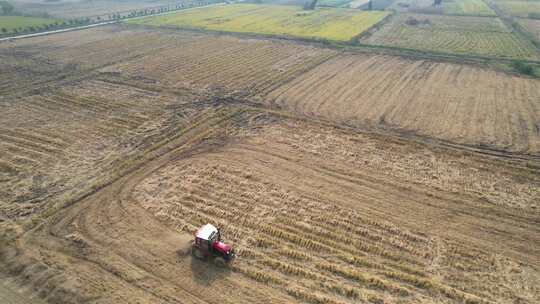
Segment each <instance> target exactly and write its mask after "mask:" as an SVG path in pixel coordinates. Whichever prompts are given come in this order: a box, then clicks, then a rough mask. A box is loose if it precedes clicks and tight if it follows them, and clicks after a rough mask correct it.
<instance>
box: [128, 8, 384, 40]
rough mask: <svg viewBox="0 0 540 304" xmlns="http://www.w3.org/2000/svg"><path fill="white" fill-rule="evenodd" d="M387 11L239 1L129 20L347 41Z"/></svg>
mask: <svg viewBox="0 0 540 304" xmlns="http://www.w3.org/2000/svg"><path fill="white" fill-rule="evenodd" d="M388 14H389V12H381V11H379V12H362V11H358V10H351V9H340V8H318V9H316V10H314V11H303V10H302V8H300V7H296V6H279V5H254V4H236V5H225V6H214V7H211V8H204V9H196V10H190V11H185V12H179V13H177V14H171V15H165V16H157V17H148V18H143V19H138V20H132V21H129V23H134V24H143V25H150V26H165V27H178V28H189V29H205V30H214V31H226V32H241V33H255V34H264V35H279V36H291V37H300V38H310V39H323V40H332V41H348V40H351V39H352V38H354V37H355V36H357V35H359V34H361V33H363V32H364V31H366V30H367V29H369V28H371V27H372V26H373V25H375V24H376V23H378V22H379V21H381V20H382V19H383V18H384V17H386V16H387V15H388Z"/></svg>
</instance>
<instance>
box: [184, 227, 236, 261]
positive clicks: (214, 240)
mask: <svg viewBox="0 0 540 304" xmlns="http://www.w3.org/2000/svg"><path fill="white" fill-rule="evenodd" d="M192 252H193V255H194V256H195V257H197V258H199V259H204V258H207V257H215V260H216V261H217V260H218V258H219V259H222V260H223V261H224V262H228V261H230V260H232V259H233V258H234V250H233V248H232V246H231V245H228V244H225V243H223V242H222V241H221V232H220V231H219V229H217V228H216V227H215V226H214V225H212V224H206V225H203V226H202V227H201V228H199V230H197V232H196V233H195V240H194V242H193V250H192Z"/></svg>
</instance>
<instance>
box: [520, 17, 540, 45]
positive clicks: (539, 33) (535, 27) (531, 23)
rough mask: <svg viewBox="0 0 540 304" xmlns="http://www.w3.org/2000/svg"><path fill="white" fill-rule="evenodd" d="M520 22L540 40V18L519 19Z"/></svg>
mask: <svg viewBox="0 0 540 304" xmlns="http://www.w3.org/2000/svg"><path fill="white" fill-rule="evenodd" d="M519 24H521V26H523V27H524V28H525V29H526V30H527V31H529V32H530V33H532V34H533V35H535V36H536V39H538V40H539V41H540V20H534V19H519Z"/></svg>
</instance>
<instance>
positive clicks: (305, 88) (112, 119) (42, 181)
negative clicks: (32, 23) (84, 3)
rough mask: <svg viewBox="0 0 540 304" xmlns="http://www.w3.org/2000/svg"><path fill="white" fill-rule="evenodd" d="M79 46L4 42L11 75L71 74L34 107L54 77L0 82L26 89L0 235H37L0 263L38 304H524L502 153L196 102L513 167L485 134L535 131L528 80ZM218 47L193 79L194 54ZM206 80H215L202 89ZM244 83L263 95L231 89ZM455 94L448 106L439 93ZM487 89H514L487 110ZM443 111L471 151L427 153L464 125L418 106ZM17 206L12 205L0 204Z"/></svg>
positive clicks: (246, 43) (7, 157) (316, 57)
mask: <svg viewBox="0 0 540 304" xmlns="http://www.w3.org/2000/svg"><path fill="white" fill-rule="evenodd" d="M82 33H84V34H85V35H88V37H89V38H91V39H95V41H96V43H97V46H101V47H97V46H96V47H95V48H92V49H91V50H92V51H91V52H86V49H87V47H89V45H85V43H81V44H79V45H72V44H71V43H70V42H69V41H70V40H71V39H72V38H73V36H70V35H73V34H71V33H67V34H61V35H55V36H51V37H50V39H44V38H36V39H30V40H28V41H21V42H20V44H19V43H18V44H17V46H18V47H19V48H18V49H17V50H19V51H21V48H22V47H23V46H24V45H34V47H35V46H36V45H41V46H42V47H43V49H41V50H40V52H39V54H38V52H37V51H36V53H33V54H31V56H28V57H25V58H26V59H24V60H23V61H22V62H23V63H22V65H23V67H31V66H32V64H28V61H26V60H35V61H36V62H40V61H49V62H54V65H53V67H52V68H51V69H55V68H56V66H57V65H60V66H62V67H64V68H65V67H68V66H70V65H75V66H76V68H74V69H69V68H66V69H65V70H66V74H65V75H66V77H67V80H68V82H67V83H64V82H62V81H64V80H57V81H56V82H52V83H51V84H48V85H47V84H43V86H42V87H40V89H39V91H38V92H36V90H32V89H31V87H32V83H33V82H34V81H37V80H36V78H37V79H40V78H39V77H43V78H42V79H48V78H47V77H51V75H50V74H51V73H53V72H50V71H35V70H29V71H30V72H29V73H26V72H25V71H26V70H25V69H26V68H23V69H17V66H16V64H15V65H14V68H13V71H15V72H17V73H18V74H17V75H19V76H18V77H21V79H24V81H22V83H23V84H24V87H25V88H28V90H22V92H19V93H18V94H15V95H11V94H6V95H4V99H3V100H2V103H1V107H2V111H1V112H0V113H2V114H1V115H2V118H3V120H2V121H3V122H4V121H6V124H5V125H4V124H3V125H2V132H0V134H2V136H3V137H2V144H1V146H2V149H3V151H7V152H8V153H5V154H2V159H1V160H0V162H1V163H2V164H3V166H7V167H9V168H11V169H9V170H2V174H6V172H7V175H3V176H1V178H3V180H7V181H8V183H4V184H3V186H2V187H3V188H2V189H1V190H2V191H3V192H2V199H3V200H4V197H5V198H7V199H8V201H7V202H2V203H3V204H2V206H4V208H2V209H0V212H1V213H0V221H1V223H0V225H1V226H2V227H3V228H2V230H1V232H2V233H5V232H6V231H7V232H9V229H4V228H6V227H13V230H12V231H11V232H9V233H14V234H17V231H19V232H20V231H22V230H24V226H19V225H18V224H17V223H16V222H14V221H15V220H17V219H18V218H19V219H20V218H22V219H24V218H31V217H32V216H34V215H38V216H37V219H36V222H35V223H36V224H40V225H38V226H33V227H35V229H33V230H31V231H29V232H27V233H26V234H24V236H22V235H19V239H18V241H17V243H16V245H12V246H10V247H1V248H2V251H1V256H2V259H1V261H2V263H3V265H5V266H6V267H5V268H4V269H7V270H10V271H12V272H15V273H18V274H19V275H21V276H24V277H25V280H26V282H27V283H28V284H30V285H32V286H35V287H36V288H37V289H41V291H42V295H44V296H45V297H47V298H48V299H49V300H50V301H53V302H58V301H65V302H68V303H69V302H71V303H82V302H92V301H94V302H100V303H130V302H133V301H135V300H138V301H140V302H143V303H156V302H163V303H167V302H171V303H174V302H180V301H181V302H184V303H204V302H215V301H225V302H227V303H253V302H265V303H284V302H308V303H357V302H359V301H370V302H374V303H380V302H381V301H385V302H390V303H392V302H425V303H432V302H441V301H442V302H448V303H461V302H464V301H469V302H471V303H474V302H478V303H482V302H500V303H507V302H515V301H524V302H525V303H535V302H537V301H538V300H539V299H540V291H539V290H538V287H537V286H536V285H535V284H534V283H535V282H537V281H538V278H539V273H538V270H537V267H538V265H539V263H540V260H539V257H540V254H539V252H538V248H539V247H538V246H530V245H531V244H533V245H535V244H539V243H540V240H539V239H538V236H539V235H540V234H539V233H538V227H537V225H536V223H537V221H538V202H537V198H538V197H539V196H540V193H539V192H538V191H539V189H540V187H539V185H540V180H539V179H538V170H537V169H535V168H534V166H533V167H530V166H528V164H527V163H525V162H521V161H514V160H512V156H511V155H508V157H509V160H505V159H503V158H490V157H485V156H482V155H476V154H472V153H469V152H465V151H462V150H460V149H450V148H443V147H439V146H437V145H436V144H433V145H430V144H419V143H418V144H416V143H413V142H411V141H408V140H406V139H398V138H394V137H386V136H380V135H362V134H359V133H358V132H354V131H344V130H342V129H339V128H335V127H331V126H327V125H322V124H320V123H318V122H314V121H309V120H307V121H306V120H302V121H299V120H296V119H295V118H288V119H285V118H283V117H282V116H279V115H274V114H270V113H266V110H265V109H264V108H262V109H261V108H251V107H245V106H239V105H238V104H240V102H237V105H236V106H235V105H229V106H223V105H220V106H217V107H214V106H216V105H219V102H216V101H215V100H214V97H215V96H213V95H212V92H217V93H216V94H217V95H221V94H222V93H223V92H225V93H227V94H229V93H230V94H232V96H236V97H238V96H240V97H247V98H249V100H259V101H264V100H269V101H273V104H277V105H280V106H281V107H282V108H284V109H287V112H288V113H293V114H307V116H312V117H324V118H326V119H327V120H328V121H330V122H332V123H333V124H337V125H340V124H343V123H345V124H352V125H353V126H355V125H358V126H360V125H364V123H365V124H366V125H370V124H371V125H377V124H383V125H390V126H392V127H394V128H396V129H413V130H415V131H416V132H418V133H420V134H423V133H422V132H426V133H424V134H427V135H429V136H434V137H440V138H443V139H448V140H453V141H458V142H460V141H461V140H462V139H464V138H465V139H466V140H463V142H464V143H469V144H472V145H475V144H478V143H484V142H488V143H490V144H493V145H495V146H496V145H500V143H503V144H502V145H503V146H504V148H507V149H509V150H513V151H514V150H515V151H521V152H523V151H526V152H531V151H533V152H534V151H538V150H537V148H538V137H534V134H533V133H530V134H529V133H527V135H523V133H519V130H518V131H514V130H513V129H512V130H511V131H508V133H504V132H503V133H499V132H498V131H497V129H496V128H494V127H493V128H487V127H485V126H489V125H493V124H494V122H493V121H492V120H495V119H503V118H505V117H504V116H503V117H501V116H497V115H498V113H499V112H500V111H508V112H510V111H511V109H510V108H509V107H510V105H509V104H508V102H505V101H507V100H512V101H513V102H514V105H515V104H518V105H517V107H518V108H519V109H520V110H519V113H520V114H519V115H520V116H518V117H523V119H524V120H525V123H524V124H523V126H531V125H530V124H531V123H532V122H531V121H534V120H535V119H536V120H537V117H538V116H530V117H529V116H526V115H525V114H526V113H529V114H528V115H533V114H530V113H536V114H534V115H538V114H537V113H538V109H537V108H535V107H537V104H536V103H535V100H538V98H537V97H538V96H539V92H538V84H537V82H535V80H531V79H527V78H521V77H514V76H509V75H504V74H500V73H498V72H494V71H489V70H484V69H479V68H475V67H466V66H463V65H456V64H443V63H433V62H426V61H412V60H406V59H403V58H398V57H388V56H367V55H362V56H359V55H337V54H336V52H335V51H330V50H321V49H317V48H314V47H311V46H305V45H295V44H293V43H290V42H287V43H284V42H272V41H255V40H240V39H237V38H231V37H215V36H206V35H202V34H193V33H190V34H187V33H184V34H172V33H158V32H153V31H149V30H141V29H136V30H126V29H125V28H122V27H109V28H104V29H94V30H91V31H89V32H87V31H83V32H82ZM139 35H142V36H144V39H152V40H151V41H152V42H153V43H155V46H154V47H155V51H154V52H153V53H152V50H151V48H149V47H145V46H144V45H141V44H140V43H137V42H133V41H134V40H137V39H138V38H139V39H140V36H139ZM70 37H71V38H70ZM132 42H133V44H132ZM131 45H133V47H132V48H131V47H130V46H131ZM103 46H109V47H103ZM219 46H221V48H222V49H221V50H215V51H210V52H209V55H208V56H206V57H199V58H200V59H199V60H197V56H196V54H197V53H199V54H200V53H203V52H202V50H203V49H205V50H206V49H210V50H214V49H218V48H219ZM176 48H180V50H181V52H180V51H179V52H175V51H174V50H175V49H176ZM182 48H183V49H182ZM250 49H251V50H252V52H249V50H250ZM59 50H61V51H59ZM120 50H122V51H120ZM295 53H300V54H302V56H303V57H307V58H306V60H301V59H300V58H299V57H294V56H293V54H295ZM0 54H3V56H9V54H10V52H9V51H4V52H2V53H0ZM152 54H153V56H152ZM235 54H238V55H235ZM257 54H264V56H261V57H262V58H258V57H257V56H256V55H257ZM79 55H81V57H80V58H81V59H80V61H77V58H78V57H77V56H79ZM21 57H22V56H21ZM155 57H159V58H155ZM227 60H229V61H227ZM186 61H187V62H186ZM276 61H277V62H278V64H276V63H275V62H276ZM323 61H326V63H323V64H322V65H318V64H320V63H321V62H323ZM145 63H147V64H148V67H146V66H145ZM0 64H6V63H0ZM253 66H255V67H256V68H253V69H250V68H252V67H253ZM149 67H153V68H154V69H152V68H149ZM389 67H392V69H387V68H389ZM210 69H215V70H217V71H222V70H223V71H224V72H223V73H221V72H219V73H216V75H210V74H208V70H210ZM385 69H386V70H387V71H386V72H385V71H384V70H385ZM246 70H247V71H250V74H249V75H250V77H252V78H254V79H258V80H261V81H260V82H263V80H266V82H263V84H259V83H260V82H257V81H255V80H250V79H247V78H241V77H239V78H236V79H237V80H238V81H237V82H235V81H234V79H235V78H234V77H231V75H242V71H246ZM338 70H339V71H340V72H341V73H337V71H338ZM392 70H394V71H392ZM184 73H185V74H184ZM267 74H269V75H270V77H268V78H266V77H265V75H267ZM38 76H39V77H38ZM83 76H84V77H83ZM293 78H296V79H295V80H294V79H293ZM462 78H465V79H462ZM53 79H54V78H53ZM191 79H195V80H196V81H192V80H191ZM460 79H461V80H460ZM43 82H44V83H46V81H43ZM14 83H15V84H18V83H19V82H18V81H15V82H14ZM287 83H288V84H287ZM284 84H285V85H284ZM282 85H284V86H282ZM281 86H282V87H281ZM456 86H457V87H459V92H461V93H460V94H462V95H459V96H457V95H452V92H454V91H456V88H455V87H456ZM411 87H412V88H413V89H412V92H411V91H409V89H410V88H411ZM500 87H505V88H512V89H514V90H515V91H511V93H507V92H506V91H508V90H506V91H504V92H503V91H502V89H501V91H495V92H494V93H493V92H491V93H488V92H490V91H489V90H491V89H496V88H500ZM171 88H173V89H177V91H175V92H169V90H170V89H171ZM4 90H5V91H3V92H7V88H4ZM298 92H299V93H298ZM392 92H393V93H392ZM205 94H208V95H205ZM412 94H417V95H419V96H423V97H424V98H423V99H422V100H421V101H416V99H414V98H412V97H411V96H412ZM501 94H503V95H502V96H499V95H501ZM504 94H509V95H504ZM404 96H405V97H407V96H408V97H409V98H408V99H406V98H404ZM478 96H482V97H483V98H482V99H478V98H477V97H478ZM484 97H485V99H484ZM334 98H335V99H334ZM400 98H401V99H403V101H401V99H400ZM323 99H325V100H328V102H323V101H324V100H323ZM387 100H388V101H389V102H388V104H387V105H386V106H383V104H384V102H387ZM433 100H436V101H437V102H434V101H433ZM461 100H466V101H461ZM479 100H480V101H482V102H483V103H481V104H479ZM364 102H367V103H369V105H365V106H361V105H362V103H364ZM456 102H464V103H465V106H467V107H469V108H471V109H477V110H475V111H473V114H471V115H473V116H472V118H470V117H469V116H467V118H462V121H466V120H471V121H477V122H478V121H482V120H481V119H480V118H479V117H477V116H480V112H481V111H480V109H484V108H488V107H491V106H493V103H494V102H497V107H496V109H493V110H491V112H489V116H486V117H483V119H484V120H485V121H483V122H484V123H485V124H482V123H481V124H480V126H481V127H473V129H474V128H479V130H482V132H481V131H477V130H476V129H474V130H475V131H474V132H472V131H471V132H470V133H466V132H464V133H463V134H465V135H459V136H455V137H451V136H449V135H448V133H445V132H448V131H447V130H451V129H452V125H451V123H453V122H454V121H455V120H458V121H459V118H460V117H461V116H460V115H469V112H470V111H465V110H464V111H463V112H460V114H459V115H458V114H455V116H448V118H447V121H446V122H445V125H444V126H443V124H438V121H437V120H441V117H447V116H445V115H446V114H444V113H440V112H437V111H436V110H435V108H438V107H441V105H447V104H453V103H456ZM346 103H349V112H350V105H351V104H352V105H355V106H356V105H358V109H357V110H355V113H354V114H349V113H347V111H346V110H345V108H346V107H345V105H346ZM415 103H417V104H415ZM250 104H252V103H250ZM405 104H408V105H410V104H415V107H414V108H411V109H409V108H408V107H407V106H406V105H405ZM260 106H261V104H259V105H258V107H260ZM460 107H462V106H460ZM456 108H457V105H456ZM392 109H393V110H392ZM531 109H533V110H532V111H531ZM415 110H416V111H419V110H421V111H419V112H420V113H419V114H415V113H414V111H415ZM484 110H485V109H484ZM380 113H383V114H380ZM4 115H5V116H4ZM288 115H290V114H288ZM407 116H412V117H413V118H407ZM351 117H352V118H351ZM432 117H433V118H432ZM480 117H482V116H480ZM4 118H5V120H4ZM344 118H347V119H344ZM349 118H350V119H349ZM428 118H431V120H430V122H429V123H421V121H425V120H426V119H428ZM456 118H457V119H456ZM511 119H517V118H511ZM452 120H454V121H452ZM518 120H519V119H518ZM359 121H361V122H362V123H361V124H360V123H359ZM356 123H358V124H356ZM400 124H401V125H400ZM508 124H510V123H508ZM469 128H471V127H468V128H465V127H463V129H464V130H465V129H469ZM432 129H434V130H437V131H436V132H433V133H430V131H429V130H432ZM524 129H527V130H528V127H525V128H524ZM512 132H516V133H518V134H517V135H509V134H513V133H512ZM471 134H472V135H471ZM478 134H482V135H478ZM486 134H487V135H486ZM501 134H502V135H501ZM505 136H506V137H505ZM536 136H537V135H536ZM480 138H481V139H480ZM485 138H489V139H490V140H485ZM508 138H510V139H508ZM505 140H506V141H505ZM9 151H11V152H9ZM19 158H20V159H22V158H24V159H26V160H23V161H22V162H20V161H19V162H17V161H16V160H17V159H19ZM127 159H133V161H132V162H125V161H122V160H127ZM119 160H120V161H119ZM15 165H18V166H19V167H17V168H14V166H15ZM12 167H13V168H14V169H13V168H12ZM121 169H122V170H121ZM127 169H129V170H127ZM117 173H118V174H119V173H121V174H119V175H115V174H117ZM12 174H13V175H12ZM17 181H20V183H19V184H17ZM96 185H99V187H96ZM74 189H75V190H78V191H73V190H74ZM88 189H91V190H92V191H91V193H90V195H89V196H86V197H83V198H80V199H77V200H76V201H75V202H76V203H75V204H73V205H65V208H62V209H57V210H56V212H54V213H48V214H47V210H46V208H44V207H45V206H46V205H45V204H43V203H42V201H43V202H57V203H58V204H60V203H61V201H63V200H64V199H68V198H73V197H76V194H79V193H80V191H82V190H88ZM16 191H20V194H21V195H19V196H12V194H14V193H15V194H16V193H17V192H16ZM70 191H71V192H70ZM25 195H26V196H25ZM32 195H34V196H33V197H32ZM18 198H19V199H21V198H22V199H21V202H20V205H16V204H15V203H16V201H17V199H18ZM31 199H34V201H32V202H31V201H30V200H31ZM6 203H7V204H6ZM61 206H62V205H61V204H60V207H61ZM41 214H46V215H47V217H46V219H43V218H40V217H39V215H41ZM206 222H212V223H217V224H218V225H219V226H221V227H222V228H223V229H224V236H225V237H226V238H227V239H228V240H230V241H232V242H233V243H234V245H235V246H236V247H237V248H238V250H239V252H238V253H239V258H238V260H237V261H235V263H234V264H233V265H232V266H231V268H230V269H216V268H215V267H213V266H212V265H211V264H209V263H206V262H200V261H197V260H193V259H191V257H190V256H189V254H186V253H187V252H188V251H187V248H189V244H188V240H189V239H191V235H190V234H187V233H182V232H190V233H191V232H193V230H194V229H195V228H196V227H197V226H198V225H200V224H202V223H206ZM23 223H24V222H23ZM26 224H28V225H30V226H32V225H33V224H30V223H26Z"/></svg>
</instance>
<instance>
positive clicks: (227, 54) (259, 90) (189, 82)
mask: <svg viewBox="0 0 540 304" xmlns="http://www.w3.org/2000/svg"><path fill="white" fill-rule="evenodd" d="M335 55H336V52H335V51H332V50H323V49H318V48H314V47H310V46H302V45H295V44H293V43H288V42H270V41H264V40H241V39H237V38H232V37H211V36H210V37H208V36H202V35H201V36H199V39H195V40H193V41H192V42H186V43H183V44H182V45H179V46H178V47H177V48H167V49H164V50H162V51H156V52H153V53H151V54H148V55H146V56H144V57H142V58H137V59H136V60H131V61H126V62H124V63H120V64H117V65H113V66H111V67H108V68H106V69H103V71H108V72H115V73H121V74H123V75H126V76H128V77H131V78H134V79H136V78H138V77H144V78H145V79H150V80H154V81H155V83H156V84H157V85H160V86H163V87H168V88H183V87H184V88H193V89H198V90H208V91H215V92H217V91H220V92H223V93H225V94H236V95H238V94H239V95H244V96H245V95H255V94H265V93H267V92H269V91H271V90H273V89H275V88H276V87H277V86H279V85H280V84H281V83H283V82H285V81H288V80H290V79H292V78H293V77H295V76H297V75H300V74H301V73H303V72H304V71H306V70H308V69H310V68H312V67H314V66H316V65H317V64H319V63H321V62H323V61H324V60H327V59H328V58H330V57H332V56H335Z"/></svg>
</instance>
